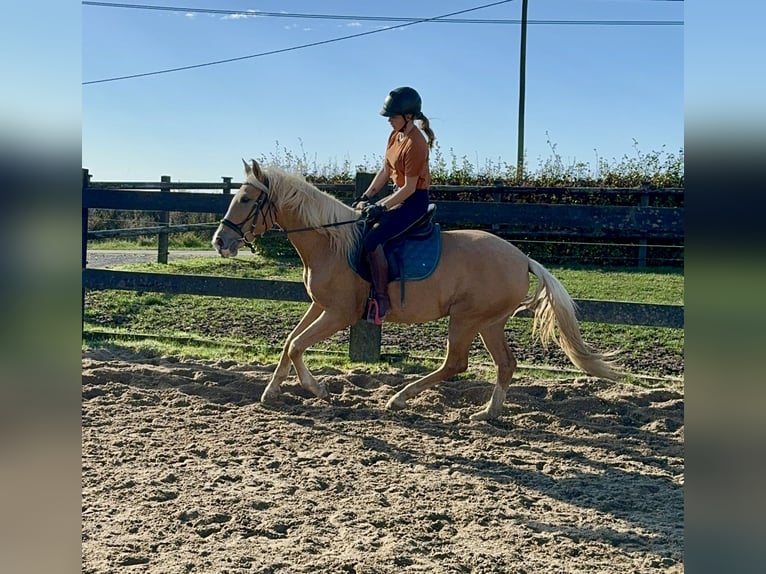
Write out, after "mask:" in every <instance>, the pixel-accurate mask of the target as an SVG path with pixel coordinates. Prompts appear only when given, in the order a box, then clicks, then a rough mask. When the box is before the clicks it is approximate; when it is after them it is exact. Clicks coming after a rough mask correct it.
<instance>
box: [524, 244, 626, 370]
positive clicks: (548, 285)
mask: <svg viewBox="0 0 766 574" xmlns="http://www.w3.org/2000/svg"><path fill="white" fill-rule="evenodd" d="M529 271H530V272H531V273H532V274H534V275H535V276H536V277H537V279H538V284H537V288H536V289H535V292H534V293H533V294H532V295H530V296H529V297H527V298H526V299H525V300H524V301H522V303H521V305H520V306H519V308H518V309H517V310H516V313H518V312H519V311H521V310H522V309H528V310H530V311H532V312H533V313H534V323H533V325H532V333H533V334H537V335H538V337H539V338H540V342H541V343H542V344H543V346H544V347H546V348H547V346H548V343H549V342H550V341H551V340H553V341H555V342H556V343H557V344H558V345H559V347H561V349H562V350H563V351H564V353H566V356H567V357H569V360H570V361H572V363H574V365H575V366H576V367H578V368H580V369H582V370H583V371H585V372H586V373H588V374H590V375H593V376H594V377H600V378H604V379H609V380H612V381H615V380H618V379H620V378H621V377H622V374H621V373H619V372H618V371H617V369H616V366H615V365H614V363H613V362H612V361H611V360H610V358H611V357H612V356H614V353H599V352H597V351H595V350H594V349H592V348H591V347H590V346H589V345H588V344H587V343H585V341H583V339H582V335H581V334H580V325H579V324H578V322H577V316H576V310H577V307H576V305H575V302H574V301H573V300H572V298H571V297H570V296H569V293H568V292H567V290H566V289H565V288H564V286H563V285H562V284H561V283H560V282H559V280H558V279H556V278H555V277H554V276H553V275H551V273H550V272H549V271H548V270H547V269H546V268H545V267H543V266H542V265H540V264H539V263H538V262H537V261H535V260H534V259H531V258H530V259H529ZM557 326H558V335H557V334H556V327H557Z"/></svg>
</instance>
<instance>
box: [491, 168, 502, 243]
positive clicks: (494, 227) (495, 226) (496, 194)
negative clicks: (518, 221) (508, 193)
mask: <svg viewBox="0 0 766 574" xmlns="http://www.w3.org/2000/svg"><path fill="white" fill-rule="evenodd" d="M493 185H494V186H495V187H502V185H503V180H502V179H496V180H495V181H494V182H493ZM492 201H494V202H495V203H500V202H501V201H503V196H502V194H501V193H500V192H498V191H495V192H492ZM498 229H500V224H499V223H493V224H492V231H493V232H496V231H497V230H498Z"/></svg>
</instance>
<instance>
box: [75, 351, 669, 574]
mask: <svg viewBox="0 0 766 574" xmlns="http://www.w3.org/2000/svg"><path fill="white" fill-rule="evenodd" d="M82 366H83V387H82V390H83V403H82V405H83V406H82V425H83V428H82V433H83V434H82V437H83V445H82V456H83V461H82V463H83V542H82V549H83V572H85V573H107V572H110V573H113V572H126V573H134V572H156V573H163V574H175V573H187V572H205V573H225V572H230V573H235V572H236V573H240V572H257V573H271V572H280V573H293V572H295V573H309V572H311V573H314V572H342V573H357V574H361V573H394V572H397V573H398V572H429V573H431V572H437V573H438V572H449V573H452V572H454V573H462V572H465V573H469V572H471V573H529V574H532V573H546V574H547V573H555V572H567V573H570V572H571V573H586V572H599V573H607V572H609V573H613V572H674V573H675V572H682V571H683V568H682V565H681V561H682V557H683V472H684V461H683V437H684V429H683V413H684V408H683V407H684V403H683V395H682V394H681V393H680V392H678V391H676V390H670V389H657V388H653V389H642V388H639V387H635V386H627V385H619V384H613V383H606V382H602V381H598V380H595V379H591V378H584V377H582V378H576V379H570V380H566V381H553V380H535V379H530V378H522V379H520V380H516V381H515V382H514V384H513V386H512V388H511V391H510V393H509V396H508V399H507V401H506V408H505V412H504V413H503V415H502V416H501V417H500V419H499V420H497V421H495V422H494V423H492V424H488V423H478V424H477V423H471V422H470V421H469V419H468V417H469V415H470V414H471V413H473V412H475V411H477V410H478V409H479V407H480V405H481V404H483V403H484V402H485V401H486V400H487V398H488V397H489V393H490V392H491V386H490V385H489V384H487V383H485V382H474V381H460V382H449V383H445V384H443V385H441V386H440V387H439V388H437V389H435V390H432V391H427V392H425V393H423V394H422V395H421V396H419V397H417V398H416V399H413V400H412V401H410V402H411V406H410V408H409V409H408V410H406V411H403V412H398V413H391V412H389V411H386V410H384V408H383V407H384V405H385V403H386V401H387V400H388V398H390V396H391V395H392V394H393V393H394V392H395V389H398V388H401V386H402V385H404V384H405V383H406V382H408V381H409V380H411V377H409V376H401V375H380V376H370V375H368V374H365V373H364V372H340V371H334V370H323V371H317V372H316V373H315V374H316V375H317V377H318V378H319V379H321V380H324V381H325V382H326V383H327V384H328V386H329V388H330V390H331V392H332V395H333V402H332V404H331V405H328V404H326V403H323V402H320V401H318V400H317V399H314V398H312V397H311V396H310V395H308V394H307V393H306V392H304V391H303V390H302V389H301V388H300V387H299V386H298V385H297V383H296V382H295V380H294V379H290V380H289V381H288V383H286V384H285V385H284V390H285V394H284V401H283V403H282V404H280V405H278V406H274V407H265V406H263V405H261V404H260V403H259V402H258V399H259V397H260V394H261V392H262V391H263V389H264V387H265V385H266V383H267V382H268V378H269V376H270V373H271V370H272V367H271V366H259V365H238V364H234V363H229V362H204V361H184V362H179V361H177V360H175V359H167V358H156V357H149V356H141V355H133V354H127V353H126V354H120V355H114V354H106V353H105V352H103V351H89V352H86V353H84V355H83V363H82Z"/></svg>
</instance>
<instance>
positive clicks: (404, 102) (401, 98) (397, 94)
mask: <svg viewBox="0 0 766 574" xmlns="http://www.w3.org/2000/svg"><path fill="white" fill-rule="evenodd" d="M422 103H423V102H422V100H421V99H420V94H418V93H417V92H416V91H415V90H414V89H413V88H410V87H408V86H404V87H401V88H396V89H395V90H391V92H390V93H389V94H388V95H387V96H386V99H385V101H384V102H383V108H382V109H381V110H380V115H381V116H385V117H387V118H390V117H391V116H403V115H404V114H412V115H414V116H415V117H417V116H418V115H420V106H421V105H422Z"/></svg>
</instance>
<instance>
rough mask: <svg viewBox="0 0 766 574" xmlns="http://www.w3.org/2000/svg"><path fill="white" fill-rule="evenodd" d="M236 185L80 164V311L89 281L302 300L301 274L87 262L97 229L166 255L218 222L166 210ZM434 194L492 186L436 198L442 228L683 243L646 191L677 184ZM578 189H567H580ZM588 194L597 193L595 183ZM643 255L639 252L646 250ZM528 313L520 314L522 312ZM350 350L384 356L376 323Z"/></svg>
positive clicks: (651, 317) (207, 203) (638, 320)
mask: <svg viewBox="0 0 766 574" xmlns="http://www.w3.org/2000/svg"><path fill="white" fill-rule="evenodd" d="M371 177H372V174H357V178H356V184H340V185H338V184H332V185H321V186H318V187H320V189H324V190H325V191H332V192H333V193H335V194H337V195H338V196H339V197H341V198H346V199H348V200H350V198H352V197H355V196H357V195H358V194H359V193H361V191H364V190H365V189H366V188H367V185H368V183H369V181H370V178H371ZM238 187H239V184H238V183H234V182H232V180H231V178H223V182H222V183H217V184H216V183H172V182H171V181H170V178H169V177H168V176H163V177H162V178H161V180H160V182H101V183H93V182H91V181H90V174H89V173H88V171H87V170H85V169H84V170H83V189H82V285H83V317H84V312H85V291H86V290H87V289H122V290H133V291H155V292H164V293H179V294H180V293H185V294H194V295H213V296H222V297H244V298H252V299H272V300H277V301H308V300H309V299H308V295H307V294H306V291H305V288H304V287H303V284H302V283H299V282H295V281H274V280H258V279H238V278H233V277H212V276H193V275H183V276H181V275H173V274H164V273H137V272H126V271H113V270H106V269H89V268H87V242H88V240H89V239H94V238H96V237H99V236H106V235H110V234H111V236H119V235H128V234H133V235H136V234H141V235H146V234H157V235H158V236H159V241H158V261H159V262H161V263H167V257H168V234H169V233H171V232H175V231H188V230H190V229H212V228H214V227H216V226H217V224H215V223H203V224H190V225H183V226H171V225H169V217H168V214H169V212H171V211H173V212H191V213H214V214H217V215H218V216H220V215H222V214H223V213H225V211H226V209H227V208H228V205H229V202H230V200H231V191H232V189H236V188H238ZM175 189H184V190H189V189H195V190H221V191H222V193H221V191H218V192H217V193H199V192H189V191H171V190H175ZM432 189H433V190H434V195H435V196H437V197H438V196H439V195H440V194H444V193H445V192H451V193H459V194H461V195H466V194H468V195H471V194H483V195H485V196H486V194H491V196H492V198H493V200H492V201H477V202H474V201H449V200H438V199H437V200H436V201H435V203H436V204H437V214H438V217H437V219H438V221H439V223H440V224H441V225H442V226H444V227H446V228H449V227H458V226H478V225H481V226H490V227H497V226H503V231H504V232H505V234H506V235H507V234H509V233H510V234H512V233H514V232H517V233H523V234H524V235H525V236H535V235H539V236H546V237H549V236H551V235H555V236H560V237H570V238H571V237H578V238H583V237H586V238H596V239H608V240H634V241H637V242H638V245H639V256H640V255H641V251H642V250H645V248H646V245H647V243H648V242H650V241H655V240H665V241H667V240H670V241H673V242H676V243H680V244H682V243H683V208H678V207H652V206H650V205H649V203H650V198H651V196H652V195H655V196H657V195H660V194H668V193H678V190H650V189H646V188H644V189H632V190H624V189H621V190H610V191H606V192H605V193H610V192H611V193H619V194H622V195H625V194H627V193H632V194H635V195H636V196H637V197H638V201H637V205H628V206H615V205H581V204H574V205H573V204H550V203H547V204H535V203H509V202H502V201H501V200H502V198H503V196H504V195H505V194H510V193H515V194H519V193H532V192H533V191H534V192H536V193H539V194H547V195H548V196H550V195H555V194H560V193H562V191H563V190H562V189H559V188H549V189H543V190H541V189H539V188H537V189H534V190H531V189H527V188H517V187H502V186H497V185H496V186H490V187H479V186H471V187H467V186H461V187H457V186H434V187H433V188H432ZM577 192H578V190H568V193H577ZM590 193H593V192H592V190H591V191H590ZM89 209H117V210H144V211H157V212H160V217H159V223H160V225H158V226H155V227H151V228H142V229H133V230H106V233H104V232H92V231H91V232H89V231H88V212H89ZM644 257H645V253H644ZM576 303H577V305H578V307H579V316H580V319H581V320H582V321H590V322H598V323H611V324H626V325H642V326H653V327H672V328H683V324H684V320H683V306H680V305H650V304H641V303H630V302H614V301H596V300H589V299H578V300H576ZM522 316H524V315H522ZM349 355H350V356H351V358H352V359H353V360H360V361H376V360H378V359H379V357H380V328H379V327H374V326H371V325H368V324H367V323H365V322H364V321H360V322H359V323H357V324H356V325H354V326H353V327H352V329H351V337H350V345H349Z"/></svg>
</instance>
